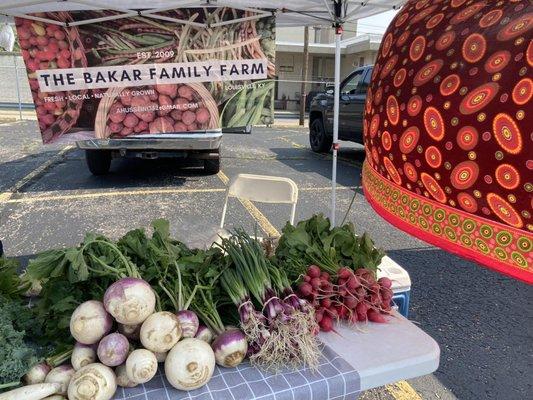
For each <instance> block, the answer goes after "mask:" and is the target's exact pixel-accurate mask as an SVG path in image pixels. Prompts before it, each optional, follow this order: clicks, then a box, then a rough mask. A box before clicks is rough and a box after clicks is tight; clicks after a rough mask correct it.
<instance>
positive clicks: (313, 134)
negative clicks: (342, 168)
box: [309, 118, 333, 153]
mask: <svg viewBox="0 0 533 400" xmlns="http://www.w3.org/2000/svg"><path fill="white" fill-rule="evenodd" d="M309 143H310V144H311V150H313V151H314V152H315V153H327V152H329V151H330V150H331V144H332V143H333V137H331V136H329V135H328V134H327V133H326V130H325V129H324V123H323V122H322V119H320V118H316V119H314V120H313V122H312V123H311V126H310V127H309Z"/></svg>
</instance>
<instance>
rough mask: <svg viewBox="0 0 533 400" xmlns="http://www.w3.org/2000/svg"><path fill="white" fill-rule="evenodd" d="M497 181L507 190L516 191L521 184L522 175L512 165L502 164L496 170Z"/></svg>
mask: <svg viewBox="0 0 533 400" xmlns="http://www.w3.org/2000/svg"><path fill="white" fill-rule="evenodd" d="M494 175H495V177H496V181H497V182H498V183H499V184H500V186H501V187H503V188H505V189H509V190H512V189H516V188H517V187H518V185H519V184H520V173H519V172H518V170H517V169H516V168H515V167H513V166H512V165H511V164H501V165H499V166H498V167H497V168H496V172H495V174H494Z"/></svg>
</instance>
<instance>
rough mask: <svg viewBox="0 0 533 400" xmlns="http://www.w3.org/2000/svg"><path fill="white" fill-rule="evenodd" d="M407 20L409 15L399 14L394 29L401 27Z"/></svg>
mask: <svg viewBox="0 0 533 400" xmlns="http://www.w3.org/2000/svg"><path fill="white" fill-rule="evenodd" d="M408 18H409V13H407V12H405V13H403V14H400V16H399V17H398V18H397V19H396V22H395V23H394V26H395V27H399V26H402V25H403V24H404V22H405V21H407V19H408Z"/></svg>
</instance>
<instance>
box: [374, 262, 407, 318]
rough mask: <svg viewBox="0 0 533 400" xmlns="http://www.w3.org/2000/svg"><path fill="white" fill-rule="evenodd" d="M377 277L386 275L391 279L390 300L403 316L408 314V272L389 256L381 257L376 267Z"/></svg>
mask: <svg viewBox="0 0 533 400" xmlns="http://www.w3.org/2000/svg"><path fill="white" fill-rule="evenodd" d="M378 268H379V269H378V278H381V277H382V276H386V277H387V278H389V279H390V280H391V281H392V287H391V289H392V292H393V293H394V295H393V297H392V300H393V301H394V304H396V306H397V307H398V312H399V313H400V314H402V315H403V316H404V317H405V318H407V317H408V315H409V300H410V295H411V278H410V277H409V273H408V272H407V271H406V270H405V269H403V268H402V267H400V265H399V264H398V263H396V262H395V261H394V260H393V259H392V258H390V257H389V256H385V257H383V259H382V260H381V264H380V265H379V267H378Z"/></svg>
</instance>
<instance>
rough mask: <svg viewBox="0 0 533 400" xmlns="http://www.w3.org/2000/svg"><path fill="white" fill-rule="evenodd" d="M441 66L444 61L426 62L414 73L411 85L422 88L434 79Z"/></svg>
mask: <svg viewBox="0 0 533 400" xmlns="http://www.w3.org/2000/svg"><path fill="white" fill-rule="evenodd" d="M443 65H444V61H442V60H441V59H438V60H433V61H430V62H428V63H427V64H426V65H425V66H423V67H422V68H421V69H420V70H419V71H418V72H417V73H416V75H415V78H414V80H413V85H414V86H422V85H423V84H425V83H427V82H429V81H430V80H432V79H433V78H434V77H435V75H437V74H438V73H439V71H440V70H441V68H442V66H443Z"/></svg>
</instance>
